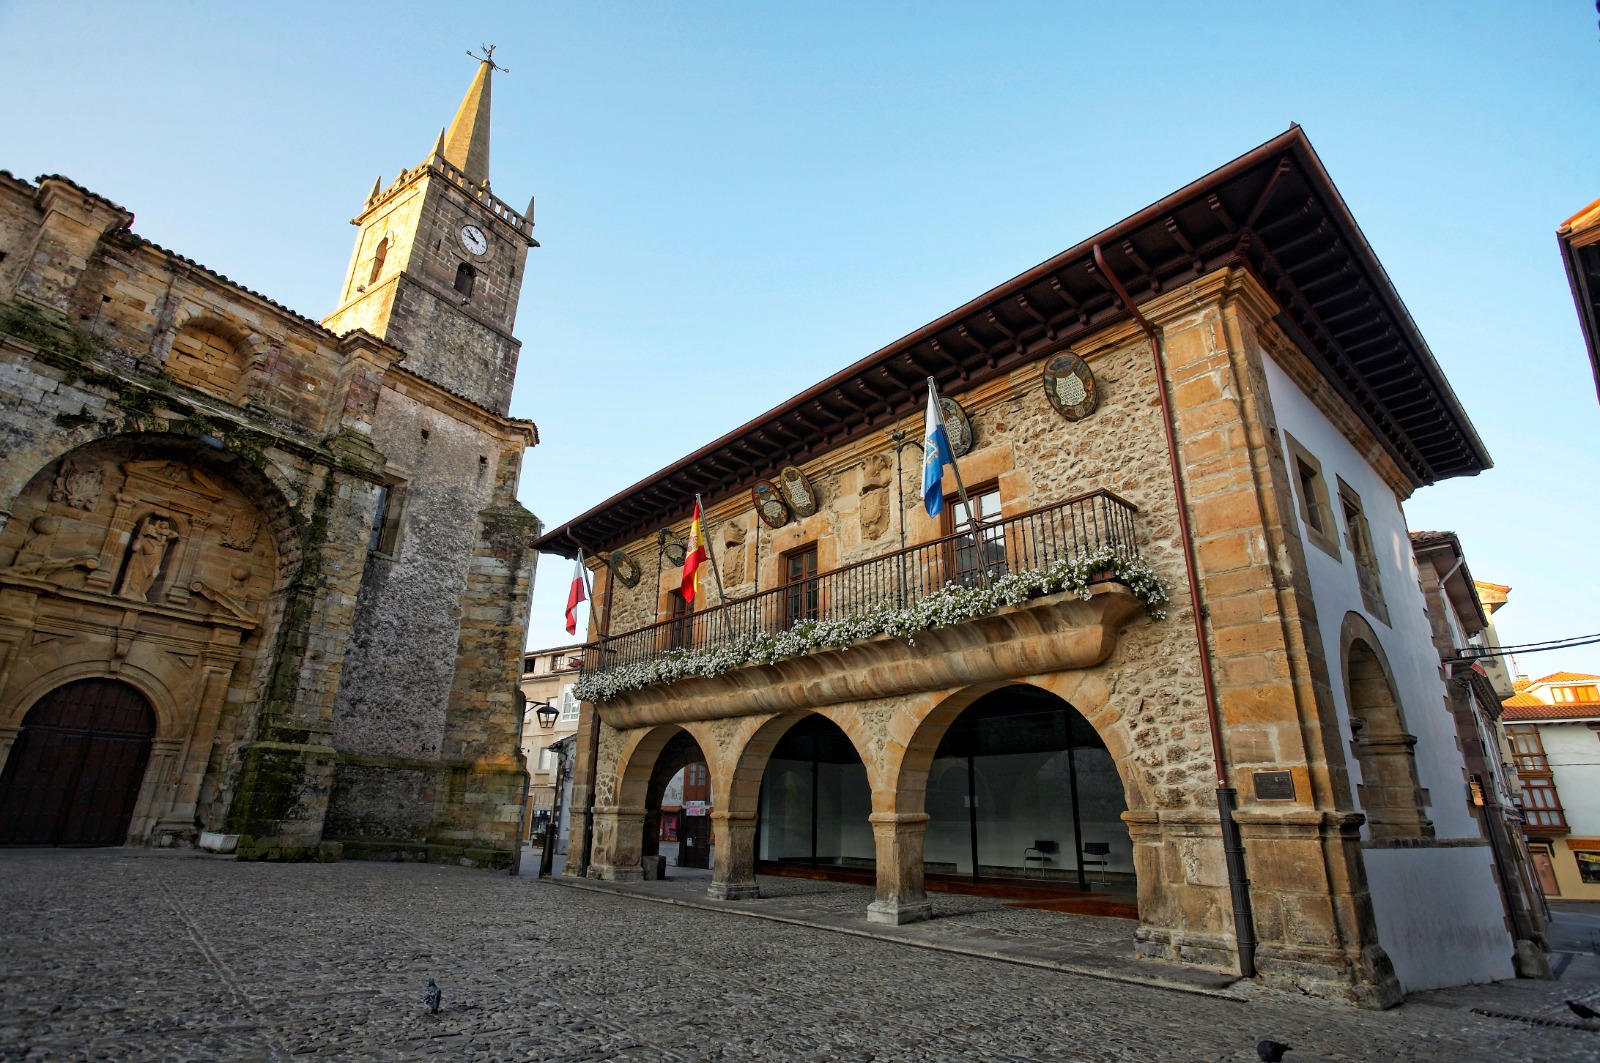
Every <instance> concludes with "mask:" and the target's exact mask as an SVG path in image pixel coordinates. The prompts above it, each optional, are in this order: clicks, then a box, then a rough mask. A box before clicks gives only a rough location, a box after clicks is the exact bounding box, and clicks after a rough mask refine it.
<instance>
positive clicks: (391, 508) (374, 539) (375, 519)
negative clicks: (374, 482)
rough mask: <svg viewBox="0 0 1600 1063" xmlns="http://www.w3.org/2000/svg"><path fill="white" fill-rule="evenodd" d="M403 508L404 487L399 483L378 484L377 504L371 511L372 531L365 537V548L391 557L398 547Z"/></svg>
mask: <svg viewBox="0 0 1600 1063" xmlns="http://www.w3.org/2000/svg"><path fill="white" fill-rule="evenodd" d="M404 510H405V487H404V486H402V485H401V484H379V485H378V504H377V506H376V507H375V508H374V509H373V511H372V531H371V534H370V535H369V536H368V539H367V549H368V550H370V551H372V552H373V553H375V554H382V555H384V556H385V557H393V556H394V555H395V554H396V553H397V552H398V551H399V548H400V520H401V517H402V515H403V513H404Z"/></svg>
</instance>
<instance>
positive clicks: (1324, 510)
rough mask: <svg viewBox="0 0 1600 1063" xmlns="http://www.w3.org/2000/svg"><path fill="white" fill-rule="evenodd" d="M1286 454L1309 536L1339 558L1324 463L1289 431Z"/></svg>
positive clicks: (1300, 510)
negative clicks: (1324, 475) (1323, 469)
mask: <svg viewBox="0 0 1600 1063" xmlns="http://www.w3.org/2000/svg"><path fill="white" fill-rule="evenodd" d="M1283 440H1284V443H1285V447H1284V449H1285V451H1286V452H1287V453H1286V455H1285V457H1286V458H1287V459H1288V463H1289V469H1290V471H1291V473H1292V475H1293V478H1294V489H1295V492H1294V493H1295V503H1296V505H1297V506H1298V508H1299V512H1300V524H1301V526H1302V527H1304V528H1305V532H1306V538H1307V539H1308V540H1310V542H1311V543H1312V544H1314V545H1315V546H1316V547H1317V548H1318V549H1320V550H1322V551H1324V552H1325V553H1327V554H1328V555H1329V556H1330V557H1333V558H1334V559H1336V560H1337V559H1339V542H1338V540H1337V539H1336V538H1334V535H1335V532H1334V522H1333V507H1332V506H1331V505H1330V504H1329V501H1328V482H1327V480H1326V479H1324V478H1323V475H1322V463H1321V462H1320V461H1318V460H1317V459H1316V458H1314V457H1313V456H1312V455H1311V452H1310V451H1308V450H1307V449H1306V448H1305V447H1303V446H1301V445H1300V441H1299V440H1297V439H1295V437H1294V436H1292V435H1290V434H1289V433H1288V432H1285V433H1284V434H1283Z"/></svg>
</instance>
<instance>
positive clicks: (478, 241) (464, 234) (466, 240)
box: [461, 225, 489, 256]
mask: <svg viewBox="0 0 1600 1063" xmlns="http://www.w3.org/2000/svg"><path fill="white" fill-rule="evenodd" d="M461 246H462V247H464V248H466V249H467V254H469V255H473V256H478V255H481V254H483V253H484V252H485V251H487V250H489V238H488V237H487V236H484V235H483V230H482V229H480V228H478V227H477V226H476V225H463V226H462V227H461Z"/></svg>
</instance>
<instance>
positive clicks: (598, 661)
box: [584, 490, 1139, 674]
mask: <svg viewBox="0 0 1600 1063" xmlns="http://www.w3.org/2000/svg"><path fill="white" fill-rule="evenodd" d="M1137 512H1138V507H1137V506H1135V505H1134V504H1133V503H1131V502H1128V501H1127V500H1126V499H1123V498H1120V497H1118V496H1117V495H1115V494H1113V493H1112V492H1110V491H1105V490H1101V491H1093V492H1090V493H1088V494H1084V495H1079V496H1077V497H1075V498H1069V499H1067V500H1066V501H1063V502H1057V503H1053V504H1051V505H1047V506H1041V507H1039V508H1038V509H1033V510H1029V511H1027V512H1025V513H1019V514H1017V515H1016V516H1012V517H1006V518H1003V519H1000V520H995V521H990V522H987V523H982V524H980V525H979V527H978V529H977V534H976V536H975V535H974V534H973V529H971V528H970V527H963V528H961V529H959V530H958V531H956V532H955V534H952V535H947V536H945V537H944V538H941V539H936V540H934V541H932V542H926V543H919V544H917V545H916V546H911V547H907V548H905V549H902V550H896V551H894V552H892V553H886V554H880V555H878V556H876V557H871V558H867V559H865V560H862V561H857V562H854V563H852V564H849V565H845V566H843V567H841V568H837V569H834V570H832V571H830V572H823V573H818V574H817V575H815V576H811V577H808V578H806V579H803V580H798V581H795V582H792V583H787V584H784V585H782V586H778V587H774V588H772V589H770V590H764V591H761V592H759V593H756V594H752V595H748V596H746V597H743V598H734V599H730V600H728V601H726V602H721V603H718V604H715V605H713V606H711V607H710V608H707V609H702V610H699V611H696V612H693V613H690V614H688V615H686V616H681V617H676V618H672V619H669V620H664V621H661V622H659V623H655V624H651V625H649V626H647V627H641V628H637V629H635V630H633V631H626V632H622V633H621V634H617V635H612V636H610V637H606V638H602V639H600V640H599V641H597V642H595V643H592V644H591V645H590V646H589V647H588V649H587V650H586V654H585V659H584V672H585V674H593V673H598V672H605V671H610V670H611V669H614V668H621V667H625V666H628V665H633V664H640V663H643V662H646V661H650V660H653V659H655V658H657V657H660V656H661V655H662V654H665V653H667V652H669V651H672V650H690V649H695V650H698V649H715V648H717V647H721V646H731V645H733V644H734V643H736V642H738V641H739V640H740V639H741V638H744V637H745V636H748V635H753V634H759V633H766V634H778V633H780V632H783V631H785V630H787V629H789V628H791V627H793V626H794V625H795V624H797V623H800V622H801V621H804V620H823V621H826V620H834V619H843V618H846V617H851V616H859V615H863V614H866V613H869V612H871V611H872V610H874V609H876V608H878V607H880V606H883V605H891V606H894V607H897V608H904V607H907V606H910V605H913V604H915V603H916V602H918V601H920V600H921V599H923V598H925V597H927V596H928V595H930V594H932V593H933V592H935V591H938V590H941V589H943V588H944V587H947V586H949V585H951V584H954V585H956V586H964V587H974V586H979V585H981V584H983V583H984V582H986V581H991V580H995V579H998V578H1000V577H1001V576H1004V575H1006V574H1007V573H1010V572H1021V571H1027V570H1042V569H1046V568H1049V567H1050V566H1051V565H1054V564H1056V563H1057V562H1060V561H1064V560H1070V559H1073V558H1079V557H1084V556H1087V555H1089V554H1092V553H1095V552H1096V551H1099V550H1102V549H1107V548H1109V549H1112V550H1116V551H1118V552H1120V553H1123V554H1125V555H1127V556H1132V557H1137V556H1138V553H1139V547H1138V542H1137V539H1136V537H1135V528H1134V514H1136V513H1137Z"/></svg>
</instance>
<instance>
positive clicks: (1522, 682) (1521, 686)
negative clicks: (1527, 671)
mask: <svg viewBox="0 0 1600 1063" xmlns="http://www.w3.org/2000/svg"><path fill="white" fill-rule="evenodd" d="M1531 686H1533V680H1531V679H1529V678H1528V677H1527V676H1525V675H1519V676H1517V678H1515V679H1513V680H1512V681H1511V689H1512V690H1527V689H1528V688H1529V687H1531Z"/></svg>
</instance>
